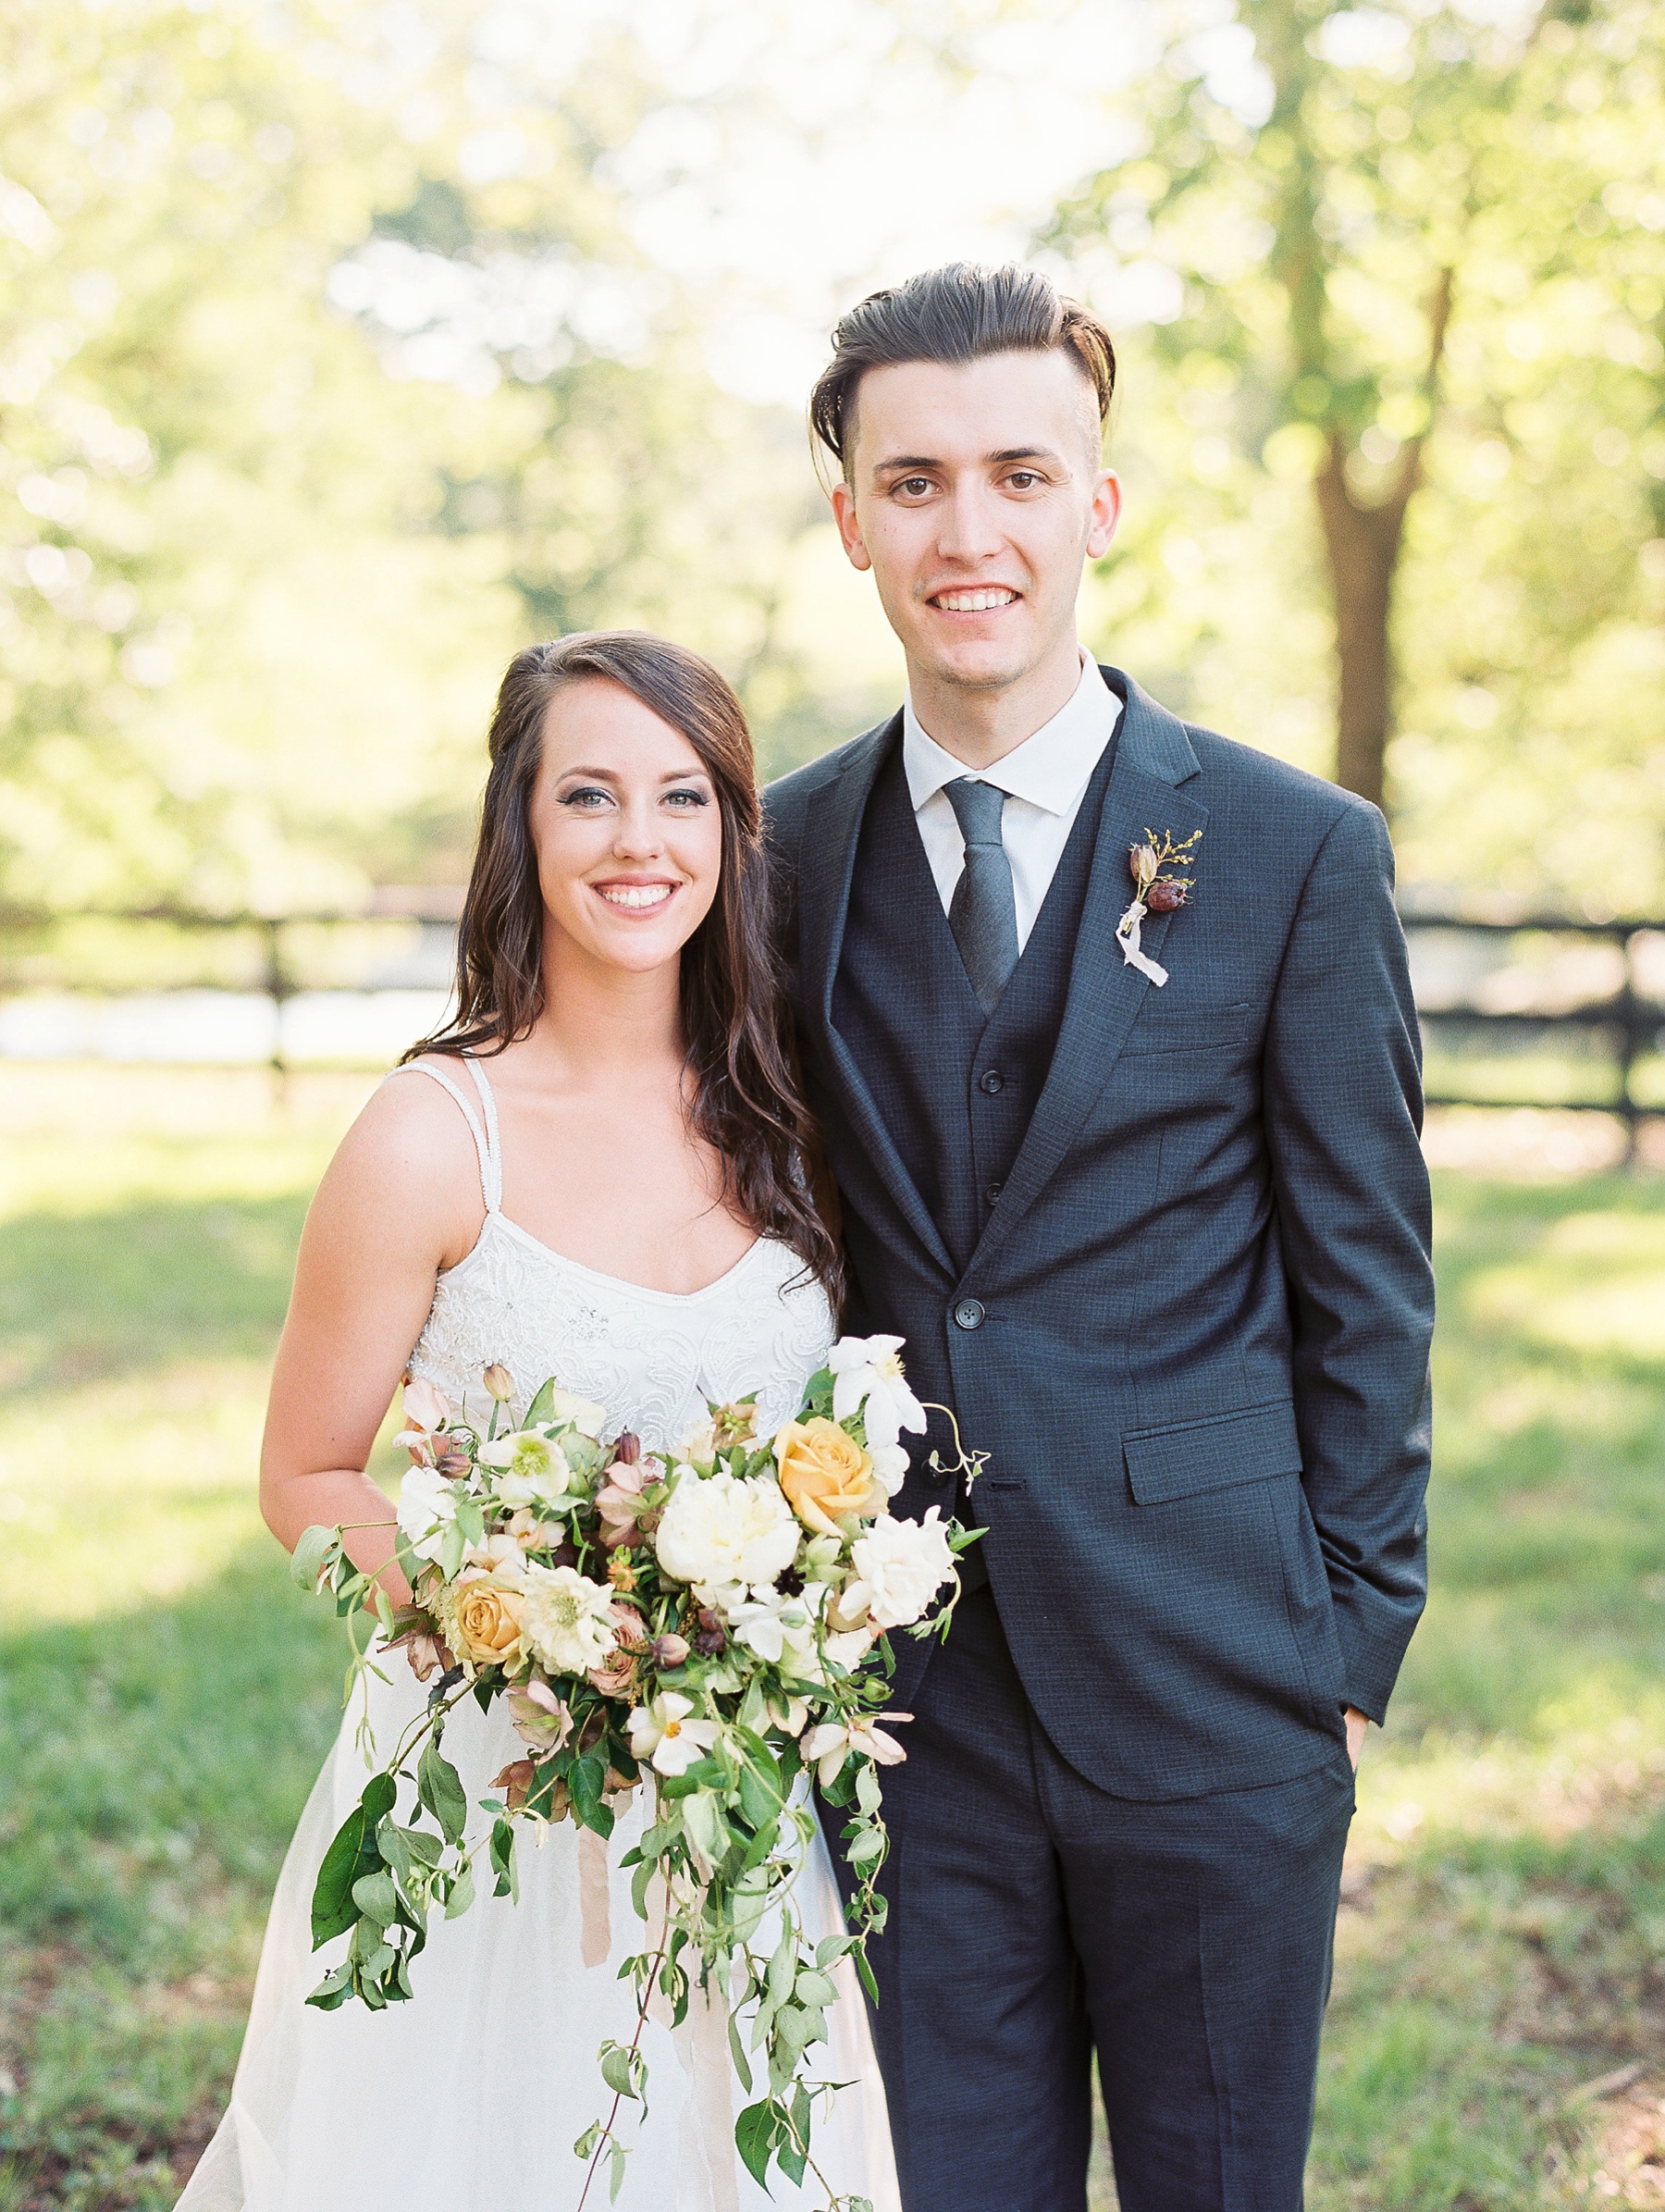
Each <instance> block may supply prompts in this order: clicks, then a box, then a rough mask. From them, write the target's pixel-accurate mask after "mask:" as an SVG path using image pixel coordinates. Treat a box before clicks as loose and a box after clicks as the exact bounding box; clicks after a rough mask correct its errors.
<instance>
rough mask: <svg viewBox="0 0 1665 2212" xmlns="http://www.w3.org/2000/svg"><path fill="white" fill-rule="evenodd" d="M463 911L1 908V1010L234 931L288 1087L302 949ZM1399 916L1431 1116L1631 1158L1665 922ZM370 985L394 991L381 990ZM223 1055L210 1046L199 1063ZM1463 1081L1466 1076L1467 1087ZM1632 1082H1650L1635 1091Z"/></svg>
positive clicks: (1661, 1001)
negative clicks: (1522, 1122) (1520, 1091)
mask: <svg viewBox="0 0 1665 2212" xmlns="http://www.w3.org/2000/svg"><path fill="white" fill-rule="evenodd" d="M461 907H462V892H461V889H460V887H457V886H452V885H438V886H395V887H391V888H388V889H384V890H382V891H379V892H377V893H376V896H374V898H373V899H372V900H371V901H370V902H369V903H368V904H367V905H365V906H364V907H363V908H354V909H351V910H348V909H345V908H316V909H311V910H305V911H300V910H297V911H294V912H288V913H280V914H279V913H256V912H252V911H240V912H222V911H215V910H210V909H203V908H189V907H179V906H174V905H170V904H160V905H155V906H149V907H132V908H104V909H80V910H78V911H77V912H75V913H64V912H52V911H48V910H46V909H44V908H29V907H19V906H0V1002H4V1001H6V1000H8V999H10V1000H16V999H19V998H20V997H23V996H26V995H28V994H30V993H31V991H33V992H38V991H39V990H41V989H42V988H43V986H47V987H52V988H55V989H56V991H58V992H60V993H62V992H68V993H71V994H85V995H110V994H111V992H112V989H113V986H112V985H111V984H110V983H109V982H108V981H107V979H105V980H102V981H101V980H99V979H97V978H95V977H94V978H91V979H90V978H89V977H88V975H87V973H86V972H85V958H84V957H83V958H81V959H79V960H78V959H76V958H73V957H70V958H66V957H65V956H64V955H63V953H62V951H61V948H60V950H59V951H57V952H56V953H55V950H54V940H55V939H61V938H62V936H63V934H64V933H65V932H66V931H71V932H72V931H74V930H75V929H76V928H77V927H84V925H87V924H105V925H113V926H117V927H119V928H121V929H123V930H127V929H133V930H142V929H144V928H145V927H147V926H148V927H150V928H155V929H166V930H168V931H171V932H174V933H178V934H179V935H183V936H185V937H191V936H193V935H195V936H203V937H217V938H220V939H221V940H224V939H225V938H227V937H228V936H232V935H235V934H239V933H240V934H242V935H244V936H246V937H248V938H250V939H251V940H252V944H251V947H250V951H251V956H252V957H251V958H249V960H247V961H246V962H245V963H244V964H243V973H242V980H241V982H240V986H239V987H240V989H241V990H242V991H243V992H245V993H248V992H253V993H256V994H258V995H261V996H264V997H265V999H267V1000H269V1001H270V1003H271V1006H272V1009H273V1023H272V1035H273V1045H272V1051H271V1054H270V1061H269V1064H270V1066H271V1068H272V1069H273V1070H274V1072H275V1073H276V1074H277V1075H278V1076H280V1077H281V1076H282V1075H283V1074H284V1073H285V1072H286V1071H287V1070H288V1069H289V1068H290V1066H291V1065H292V1064H293V1057H294V1056H293V1055H291V1053H290V1051H289V1050H288V1049H287V1048H286V1045H285V1041H284V1033H283V1032H284V1022H283V1009H284V1007H285V1006H286V1005H288V1004H289V1002H290V1000H292V999H294V998H295V997H297V996H298V995H301V994H302V993H305V992H308V991H309V990H313V989H315V988H319V987H320V986H319V985H318V984H316V983H314V982H309V981H308V980H307V977H306V974H305V965H306V961H305V955H304V951H303V950H302V949H298V948H297V945H296V939H297V937H298V936H301V935H302V934H303V933H305V932H307V931H319V930H322V931H324V932H326V933H328V932H331V931H344V930H351V929H358V930H361V931H362V930H364V928H365V927H366V925H376V924H384V925H385V924H388V923H400V922H403V923H420V924H424V925H425V926H426V929H427V931H428V933H429V934H430V936H432V937H435V938H438V937H440V936H441V935H443V937H444V938H445V939H447V940H449V936H450V931H451V929H453V928H454V925H455V922H456V921H457V918H458V915H459V913H460V911H461ZM1401 914H1402V918H1403V921H1404V923H1405V928H1406V933H1407V935H1408V938H1409V940H1410V944H1411V948H1412V978H1413V982H1415V986H1416V992H1417V1007H1418V1013H1419V1015H1420V1018H1421V1020H1422V1025H1423V1031H1424V1036H1425V1043H1426V1044H1427V1046H1428V1050H1429V1062H1430V1065H1429V1071H1428V1072H1429V1081H1428V1092H1427V1095H1428V1102H1429V1104H1430V1105H1435V1106H1495V1105H1555V1106H1566V1107H1570V1108H1573V1109H1575V1110H1579V1111H1598V1112H1605V1113H1610V1114H1614V1115H1617V1116H1618V1117H1619V1118H1621V1120H1622V1122H1623V1124H1624V1126H1625V1131H1626V1136H1627V1143H1628V1147H1629V1149H1630V1151H1631V1152H1632V1153H1633V1154H1634V1149H1635V1143H1636V1132H1637V1130H1638V1127H1639V1125H1640V1123H1641V1122H1642V1120H1643V1119H1644V1118H1646V1117H1647V1116H1648V1115H1650V1114H1659V1113H1665V1060H1662V1059H1661V1058H1660V1057H1659V1056H1660V1054H1661V1050H1662V1048H1665V921H1659V920H1602V921H1592V920H1590V919H1588V918H1587V917H1584V916H1574V915H1568V914H1556V913H1529V912H1506V911H1499V910H1494V911H1492V912H1489V913H1486V912H1475V911H1453V910H1451V909H1449V908H1444V907H1441V906H1439V905H1438V904H1437V903H1435V902H1433V901H1430V900H1429V899H1428V898H1427V897H1426V896H1419V895H1418V894H1417V892H1416V891H1415V889H1414V887H1412V888H1411V889H1409V890H1407V892H1406V893H1405V894H1404V896H1403V899H1402V904H1401ZM438 925H444V927H443V931H441V930H440V928H439V927H438ZM1534 940H1536V946H1535V945H1534V944H1533V941H1534ZM1546 945H1548V948H1549V950H1548V958H1546V957H1545V953H1546ZM1492 947H1495V948H1496V950H1495V951H1493V950H1491V949H1489V948H1492ZM441 949H442V948H441V947H438V946H435V945H430V948H429V958H428V962H427V972H426V973H425V978H424V981H425V984H426V987H428V988H430V989H432V988H434V987H435V985H436V982H437V979H438V975H439V974H441V973H442V972H443V971H444V967H445V963H444V960H443V958H439V959H438V960H437V959H436V958H434V954H435V953H436V952H437V951H438V950H441ZM1523 951H1524V952H1525V954H1526V955H1527V957H1525V958H1523V957H1522V955H1523ZM54 970H58V971H59V972H58V974H57V975H56V977H55V974H54ZM65 975H67V976H68V981H65V980H63V979H64V977H65ZM174 987H175V988H176V989H177V988H179V986H177V985H176V986H174ZM321 987H322V988H324V989H326V990H327V989H330V988H339V984H337V985H334V986H332V985H328V984H325V985H323V986H321ZM369 987H370V988H371V989H373V990H374V989H377V988H385V987H387V986H386V985H385V983H384V984H377V983H376V982H374V981H372V982H371V984H370V986H369ZM1523 1044H1536V1046H1537V1048H1538V1050H1539V1052H1540V1053H1541V1052H1542V1051H1543V1049H1544V1047H1545V1046H1546V1044H1548V1045H1551V1046H1559V1047H1560V1067H1561V1071H1562V1074H1563V1076H1565V1075H1566V1073H1567V1072H1568V1063H1572V1064H1573V1068H1574V1069H1575V1070H1577V1071H1582V1081H1572V1082H1569V1081H1561V1082H1560V1084H1559V1085H1558V1086H1556V1087H1557V1088H1559V1089H1560V1091H1561V1092H1563V1093H1564V1094H1563V1095H1557V1096H1553V1097H1548V1096H1542V1095H1540V1096H1536V1097H1534V1096H1502V1095H1499V1089H1500V1088H1501V1089H1502V1090H1505V1091H1506V1090H1507V1089H1508V1088H1509V1086H1508V1085H1507V1083H1504V1084H1501V1085H1500V1084H1499V1070H1501V1071H1502V1072H1504V1073H1507V1063H1508V1062H1509V1061H1510V1060H1511V1058H1512V1059H1516V1060H1518V1059H1520V1057H1522V1056H1521V1050H1520V1048H1521V1047H1522V1046H1523ZM191 1057H199V1056H196V1055H192V1056H191ZM223 1057H224V1056H223V1054H221V1055H216V1053H215V1052H214V1051H213V1050H211V1049H206V1048H205V1049H204V1050H203V1052H202V1053H201V1055H200V1064H203V1065H209V1064H213V1063H215V1062H216V1059H218V1058H223ZM244 1058H245V1061H246V1058H247V1056H246V1055H245V1056H244ZM1477 1062H1486V1064H1487V1066H1488V1067H1489V1069H1490V1080H1489V1081H1488V1082H1486V1083H1479V1082H1477V1081H1474V1080H1473V1078H1474V1069H1475V1064H1476V1063H1477ZM1592 1063H1595V1064H1596V1065H1595V1066H1592ZM1465 1069H1467V1071H1468V1072H1469V1074H1470V1077H1471V1080H1470V1081H1467V1082H1466V1083H1465V1082H1464V1081H1463V1080H1462V1079H1463V1074H1464V1071H1465ZM1639 1077H1642V1078H1644V1079H1646V1080H1645V1081H1644V1082H1643V1084H1642V1086H1641V1088H1639V1086H1638V1078H1639ZM1644 1091H1646V1093H1647V1095H1644Z"/></svg>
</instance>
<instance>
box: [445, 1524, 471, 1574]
mask: <svg viewBox="0 0 1665 2212" xmlns="http://www.w3.org/2000/svg"><path fill="white" fill-rule="evenodd" d="M467 1548H468V1539H467V1538H466V1537H465V1536H464V1535H463V1534H462V1529H461V1528H459V1527H458V1526H457V1524H456V1522H455V1521H453V1522H452V1523H451V1524H450V1527H449V1528H448V1529H447V1530H446V1532H445V1534H444V1536H443V1538H442V1539H440V1544H439V1572H440V1573H441V1574H442V1575H443V1576H445V1579H446V1580H447V1582H450V1581H451V1580H452V1579H453V1578H454V1577H455V1576H456V1574H457V1572H458V1570H459V1569H460V1568H461V1566H462V1554H463V1552H464V1551H466V1550H467Z"/></svg>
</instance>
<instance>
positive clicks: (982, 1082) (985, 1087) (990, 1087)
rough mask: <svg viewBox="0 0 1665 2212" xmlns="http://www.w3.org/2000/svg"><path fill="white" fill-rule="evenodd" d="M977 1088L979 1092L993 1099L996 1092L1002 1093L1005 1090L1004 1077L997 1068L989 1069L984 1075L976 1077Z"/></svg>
mask: <svg viewBox="0 0 1665 2212" xmlns="http://www.w3.org/2000/svg"><path fill="white" fill-rule="evenodd" d="M977 1087H978V1089H979V1090H980V1091H981V1092H984V1093H986V1094H987V1095H988V1096H989V1097H990V1098H993V1095H994V1094H995V1093H996V1092H997V1091H1004V1090H1005V1076H1004V1075H1002V1074H1001V1072H1000V1070H999V1069H998V1068H991V1069H988V1070H987V1071H986V1072H985V1073H984V1074H982V1075H980V1076H979V1077H978V1079H977Z"/></svg>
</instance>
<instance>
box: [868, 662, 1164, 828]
mask: <svg viewBox="0 0 1665 2212" xmlns="http://www.w3.org/2000/svg"><path fill="white" fill-rule="evenodd" d="M1120 712H1121V701H1120V699H1118V698H1116V694H1115V692H1114V691H1112V690H1111V688H1110V686H1108V685H1107V684H1106V683H1105V681H1104V677H1103V676H1102V675H1101V674H1100V673H1099V668H1098V663H1097V662H1096V661H1094V660H1093V659H1092V656H1091V654H1088V653H1083V654H1082V655H1081V680H1080V682H1079V684H1078V685H1077V686H1076V687H1075V689H1074V691H1073V692H1072V693H1071V694H1070V696H1069V698H1067V700H1066V701H1065V703H1064V705H1063V706H1062V707H1060V708H1059V710H1058V711H1057V712H1056V713H1055V715H1054V716H1053V718H1052V720H1051V721H1050V722H1043V723H1042V725H1041V727H1040V728H1039V729H1038V730H1037V731H1036V732H1035V733H1034V735H1032V736H1030V737H1026V738H1025V739H1024V741H1023V743H1022V744H1021V745H1019V746H1015V747H1014V748H1013V749H1012V750H1011V751H1010V752H1009V753H1007V754H1006V756H1005V759H1004V760H996V761H994V762H993V765H992V766H990V767H988V768H976V769H973V768H968V767H967V765H966V763H965V762H964V761H963V760H956V759H955V757H954V755H953V754H952V753H951V752H947V751H945V750H944V748H943V747H942V746H940V745H939V744H938V743H937V741H936V739H935V738H934V737H932V736H931V735H928V733H927V732H926V731H925V730H924V729H923V728H921V726H920V723H919V717H918V716H917V715H916V714H915V712H914V709H913V701H912V699H911V698H910V699H908V701H907V704H906V705H905V706H904V708H903V710H902V766H903V770H904V772H905V773H906V774H907V796H908V797H909V798H910V799H911V800H912V802H913V809H914V812H915V813H916V814H917V813H918V812H919V809H920V808H921V807H922V806H924V805H925V803H926V801H927V800H928V799H932V798H934V797H936V795H937V793H938V792H939V791H941V790H942V789H943V787H944V785H947V784H952V783H953V782H954V781H955V779H956V777H957V776H965V775H968V776H975V777H976V778H977V780H978V781H979V782H980V783H983V784H993V785H994V786H995V788H996V789H997V790H1000V791H1004V792H1005V793H1006V795H1007V796H1008V797H1011V798H1022V799H1027V800H1028V801H1029V803H1030V806H1033V807H1039V808H1040V809H1042V812H1044V813H1047V814H1067V813H1068V811H1069V809H1070V808H1071V807H1072V806H1074V805H1075V803H1076V801H1077V800H1078V799H1079V797H1080V796H1081V793H1082V792H1083V791H1084V790H1085V789H1086V787H1087V785H1088V783H1089V781H1090V780H1091V778H1092V772H1093V770H1094V769H1095V768H1096V767H1097V766H1098V764H1099V761H1100V760H1101V759H1102V758H1103V757H1104V748H1105V746H1106V745H1108V744H1109V742H1110V736H1111V733H1112V731H1114V729H1115V728H1116V717H1117V715H1119V714H1120Z"/></svg>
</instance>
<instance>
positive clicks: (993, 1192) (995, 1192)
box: [983, 1183, 1005, 1205]
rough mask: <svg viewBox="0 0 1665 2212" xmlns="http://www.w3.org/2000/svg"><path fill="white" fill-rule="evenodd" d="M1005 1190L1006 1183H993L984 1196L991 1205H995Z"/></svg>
mask: <svg viewBox="0 0 1665 2212" xmlns="http://www.w3.org/2000/svg"><path fill="white" fill-rule="evenodd" d="M1004 1190H1005V1183H991V1184H990V1185H989V1187H988V1189H987V1190H986V1191H985V1192H984V1193H983V1196H984V1197H985V1198H986V1199H987V1200H988V1202H989V1204H990V1205H993V1203H994V1201H995V1200H996V1199H997V1198H998V1197H999V1196H1000V1193H1002V1191H1004Z"/></svg>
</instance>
